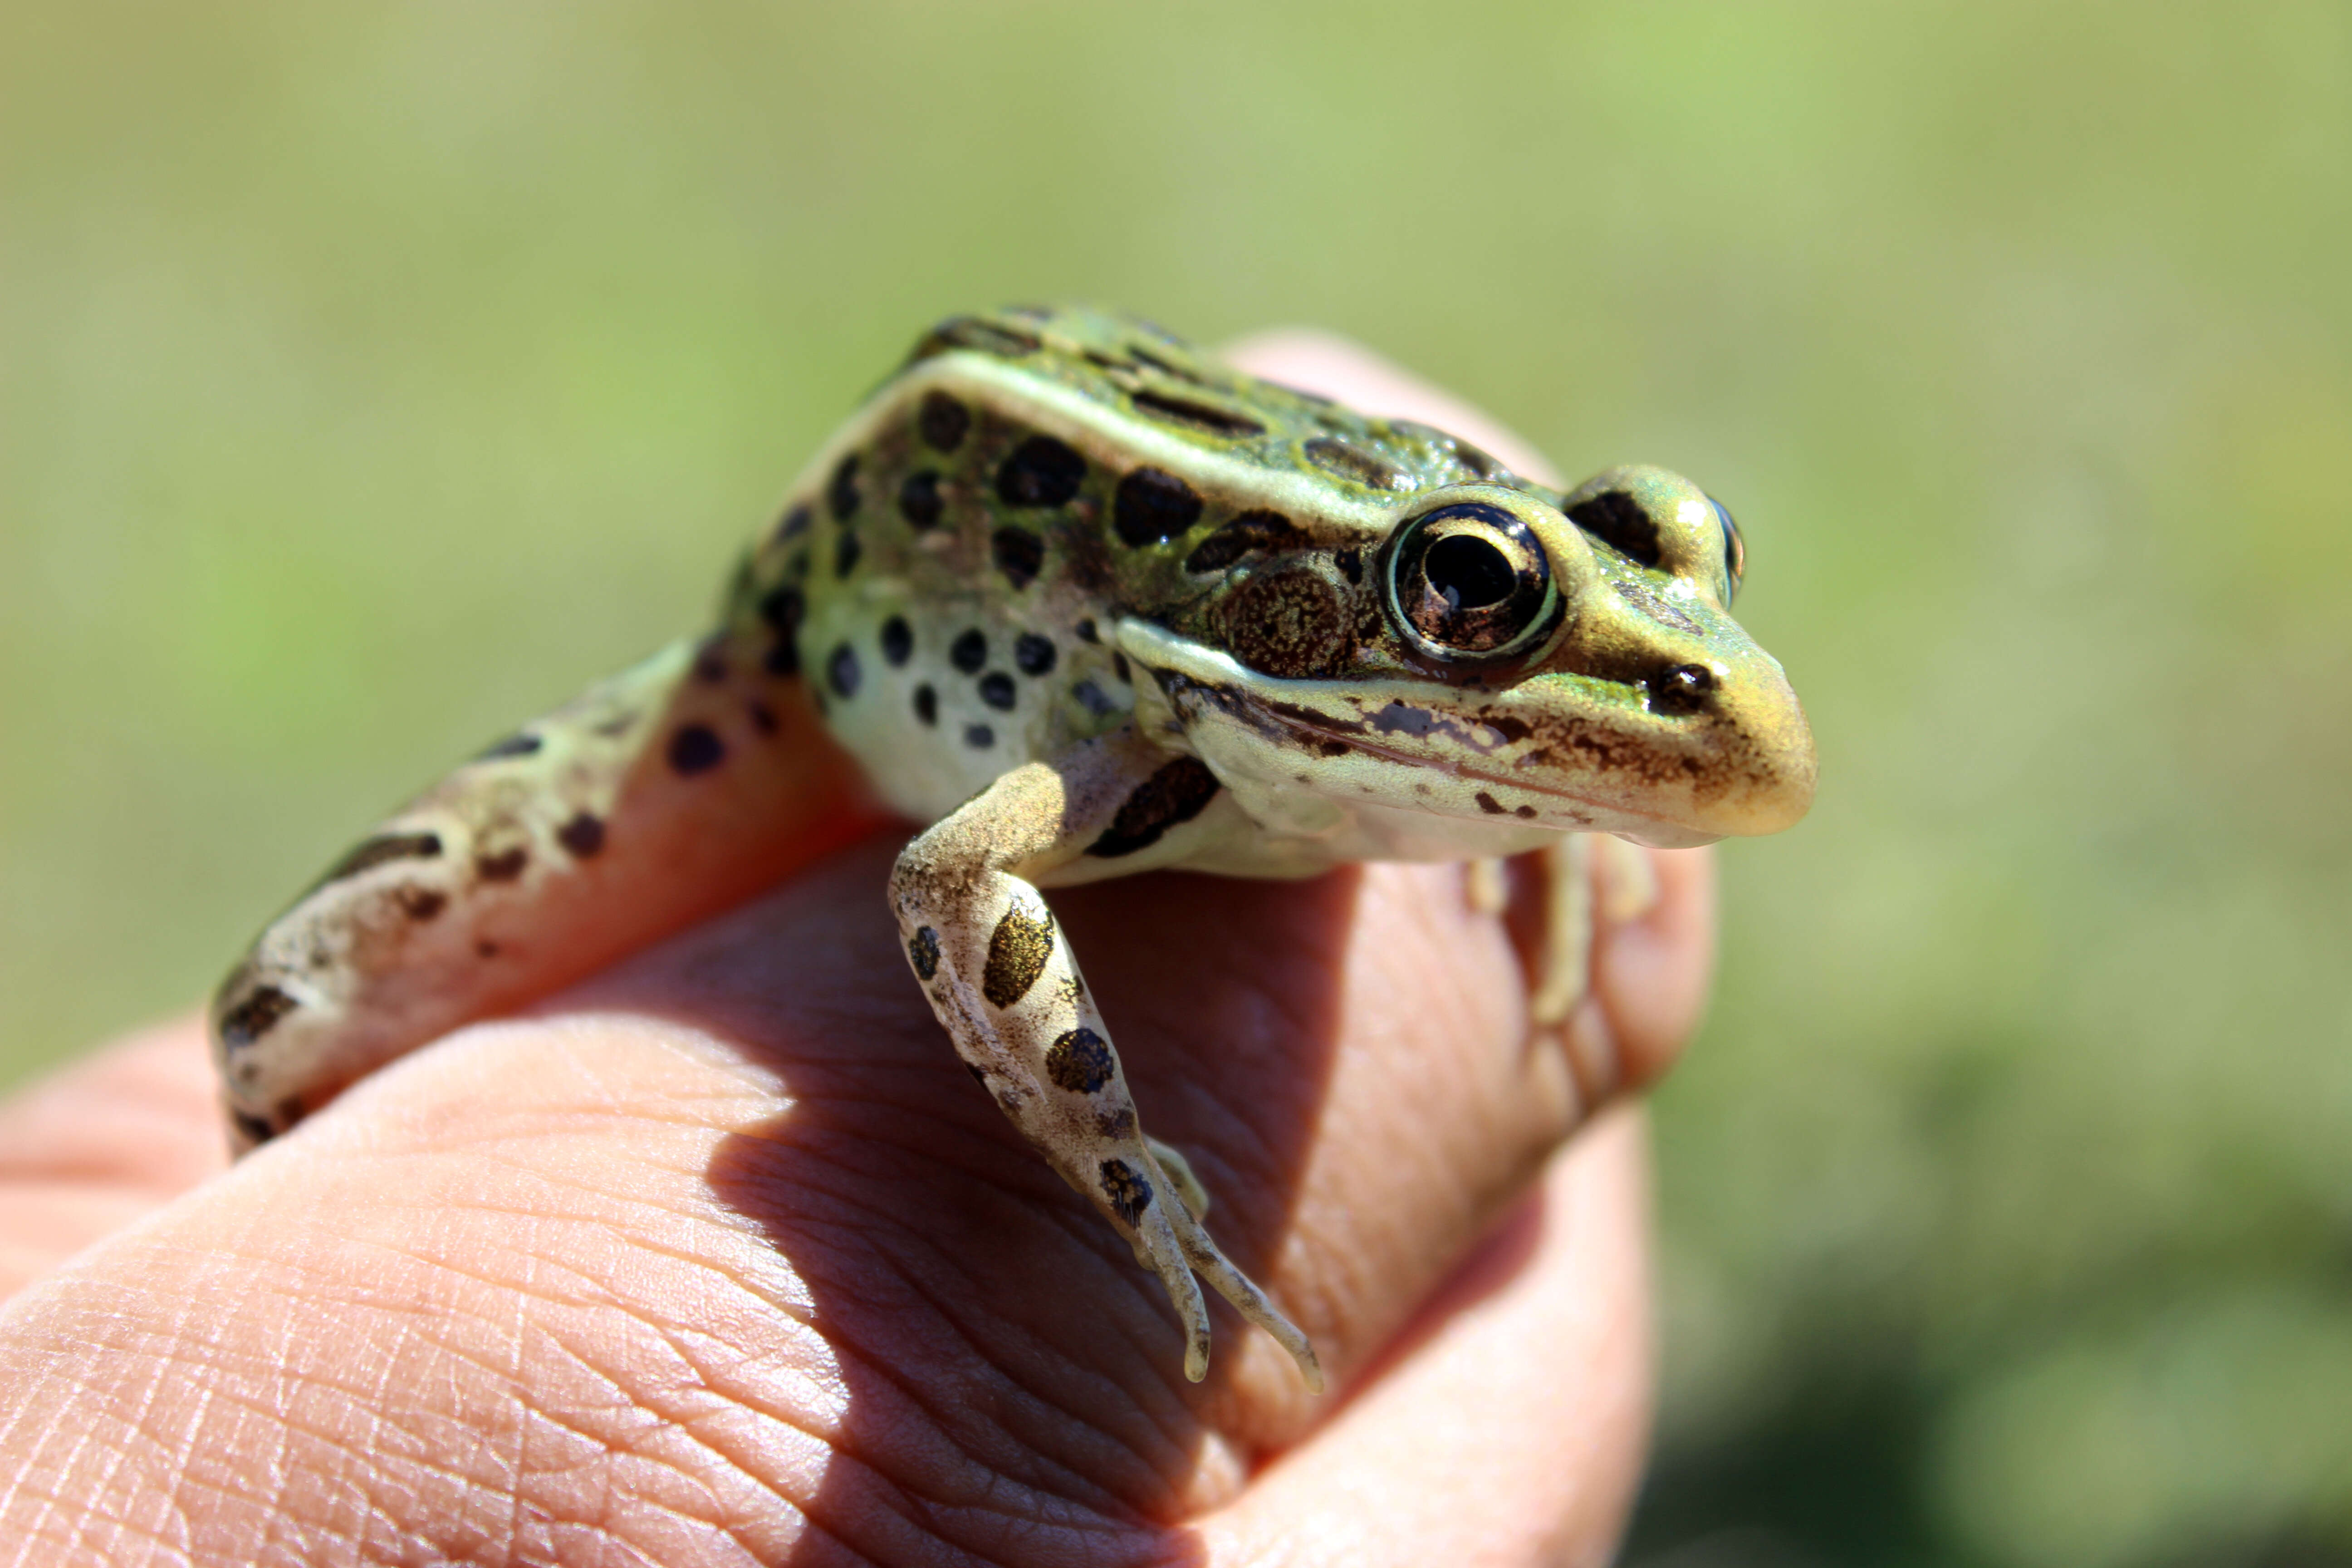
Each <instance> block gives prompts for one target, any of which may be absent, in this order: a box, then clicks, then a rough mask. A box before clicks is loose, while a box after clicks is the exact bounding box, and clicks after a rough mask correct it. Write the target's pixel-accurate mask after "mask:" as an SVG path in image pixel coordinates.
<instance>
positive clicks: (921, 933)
mask: <svg viewBox="0 0 2352 1568" xmlns="http://www.w3.org/2000/svg"><path fill="white" fill-rule="evenodd" d="M907 961H908V963H912V964H913V965H914V966H915V973H917V974H918V975H919V976H920V977H921V978H923V979H925V980H929V978H930V977H931V976H932V975H934V974H937V973H939V972H940V933H939V932H937V931H933V930H932V929H931V928H930V927H929V926H919V927H917V928H916V931H915V934H914V935H913V936H912V937H910V938H909V939H908V942H907Z"/></svg>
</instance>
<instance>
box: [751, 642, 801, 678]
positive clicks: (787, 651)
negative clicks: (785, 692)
mask: <svg viewBox="0 0 2352 1568" xmlns="http://www.w3.org/2000/svg"><path fill="white" fill-rule="evenodd" d="M760 664H761V668H763V669H765V670H766V671H767V672H768V673H769V674H770V675H798V674H799V673H800V672H801V646H800V644H798V643H796V642H794V641H793V639H792V638H790V637H779V638H777V639H776V644H775V646H774V647H771V648H770V649H769V650H768V655H767V657H766V658H763V659H761V661H760Z"/></svg>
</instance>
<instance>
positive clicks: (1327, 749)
mask: <svg viewBox="0 0 2352 1568" xmlns="http://www.w3.org/2000/svg"><path fill="white" fill-rule="evenodd" d="M1315 749H1316V750H1317V751H1318V752H1322V753H1323V754H1324V755H1325V756H1327V757H1344V756H1346V755H1347V754H1348V753H1349V752H1352V751H1354V750H1355V749H1356V748H1355V747H1353V746H1351V745H1349V744H1348V742H1345V741H1318V742H1315Z"/></svg>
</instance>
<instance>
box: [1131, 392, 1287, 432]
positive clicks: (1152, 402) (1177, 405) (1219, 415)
mask: <svg viewBox="0 0 2352 1568" xmlns="http://www.w3.org/2000/svg"><path fill="white" fill-rule="evenodd" d="M1135 405H1136V407H1138V408H1139V409H1141V410H1142V411H1143V412H1144V413H1146V414H1149V415H1151V416H1155V417H1157V418H1160V419H1168V420H1172V421H1174V422H1175V423H1176V424H1179V425H1189V426H1192V428H1194V429H1196V430H1205V431H1207V432H1208V433H1209V434H1210V435H1212V436H1222V437H1224V438H1225V439H1226V440H1228V441H1238V440H1240V439H1241V438H1242V437H1245V436H1263V435H1265V426H1263V425H1261V424H1259V423H1258V422H1257V421H1256V420H1255V419H1253V418H1251V417H1250V416H1248V415H1246V414H1240V413H1236V412H1234V410H1233V409H1230V408H1220V407H1218V406H1217V405H1215V404H1213V403H1202V402H1201V401H1199V400H1198V399H1195V398H1191V397H1171V396H1169V395H1166V394H1165V393H1159V392H1139V393H1137V394H1136V395H1135Z"/></svg>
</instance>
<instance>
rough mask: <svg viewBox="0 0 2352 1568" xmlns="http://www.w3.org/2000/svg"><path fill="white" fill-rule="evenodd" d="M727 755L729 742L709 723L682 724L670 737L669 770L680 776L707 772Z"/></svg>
mask: <svg viewBox="0 0 2352 1568" xmlns="http://www.w3.org/2000/svg"><path fill="white" fill-rule="evenodd" d="M726 756H727V742H724V741H722V740H720V739H719V731H716V730H714V729H712V728H711V727H710V726H709V725H708V724H681V725H679V726H678V727H677V733H675V734H673V735H672V736H670V738H669V771H670V772H672V773H676V774H677V775H678V776H679V777H680V778H692V777H693V776H694V775H695V774H697V773H709V771H710V770H711V769H713V768H715V767H717V766H718V765H719V763H721V762H723V761H724V760H726Z"/></svg>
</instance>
